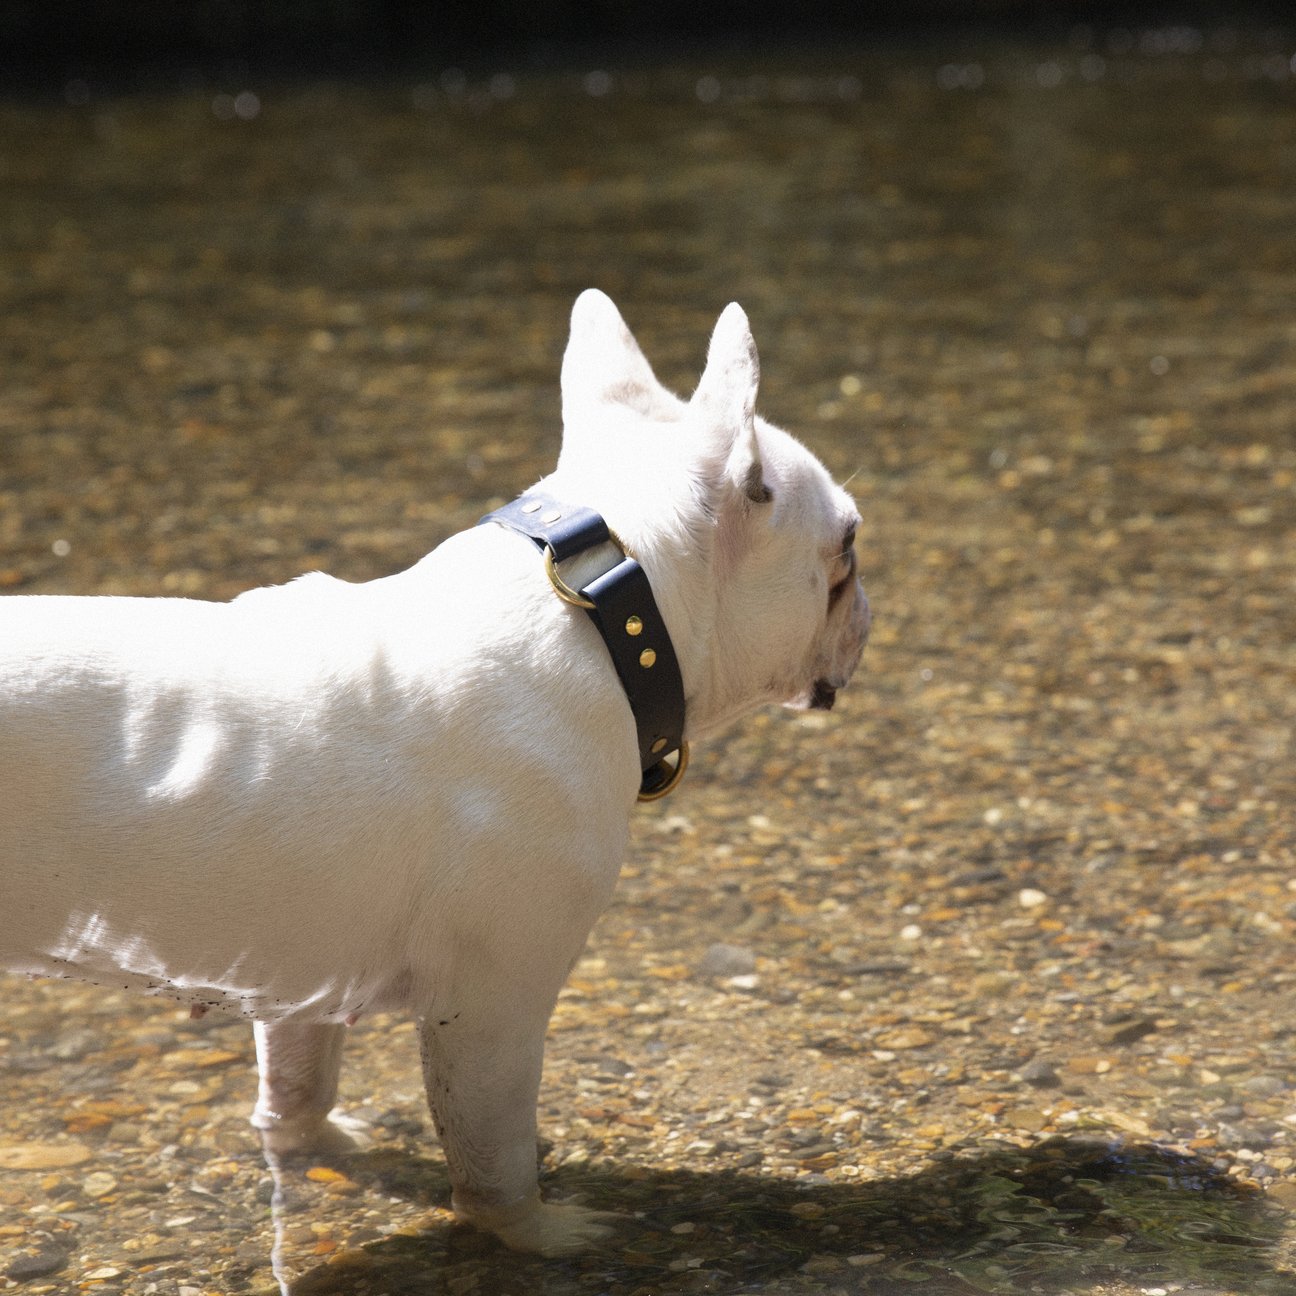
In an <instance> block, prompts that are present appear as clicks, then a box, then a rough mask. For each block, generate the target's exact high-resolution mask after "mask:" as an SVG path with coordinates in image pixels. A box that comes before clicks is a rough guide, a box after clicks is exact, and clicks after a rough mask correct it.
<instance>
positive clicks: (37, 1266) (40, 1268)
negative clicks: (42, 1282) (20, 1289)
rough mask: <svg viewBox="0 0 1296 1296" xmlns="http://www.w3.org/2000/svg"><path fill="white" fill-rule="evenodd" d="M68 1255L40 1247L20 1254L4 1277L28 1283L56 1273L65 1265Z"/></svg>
mask: <svg viewBox="0 0 1296 1296" xmlns="http://www.w3.org/2000/svg"><path fill="white" fill-rule="evenodd" d="M67 1261H68V1253H67V1252H66V1251H64V1250H61V1249H60V1248H58V1247H52V1246H51V1247H42V1248H41V1249H40V1250H38V1251H34V1252H20V1253H19V1254H18V1255H16V1256H15V1257H14V1258H13V1259H12V1260H11V1261H10V1262H9V1265H8V1267H7V1268H6V1269H5V1276H6V1277H8V1278H12V1279H13V1281H14V1282H29V1281H30V1280H31V1279H33V1278H45V1277H47V1276H48V1275H50V1274H53V1273H58V1271H59V1270H60V1269H62V1268H63V1266H64V1265H66V1264H67Z"/></svg>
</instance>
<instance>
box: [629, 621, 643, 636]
mask: <svg viewBox="0 0 1296 1296" xmlns="http://www.w3.org/2000/svg"><path fill="white" fill-rule="evenodd" d="M626 634H628V635H640V634H643V622H642V621H640V620H639V618H638V617H631V618H630V620H629V621H627V622H626Z"/></svg>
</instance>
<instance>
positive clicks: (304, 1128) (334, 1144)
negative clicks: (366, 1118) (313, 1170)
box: [253, 1112, 371, 1156]
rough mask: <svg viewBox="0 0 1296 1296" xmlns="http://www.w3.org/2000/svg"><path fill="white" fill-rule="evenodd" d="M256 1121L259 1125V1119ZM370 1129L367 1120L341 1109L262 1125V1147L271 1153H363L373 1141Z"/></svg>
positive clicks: (259, 1126)
mask: <svg viewBox="0 0 1296 1296" xmlns="http://www.w3.org/2000/svg"><path fill="white" fill-rule="evenodd" d="M253 1123H254V1124H257V1122H256V1119H255V1118H254V1119H253ZM367 1130H368V1127H367V1126H366V1125H365V1123H364V1122H363V1121H358V1120H356V1119H355V1118H354V1117H351V1116H344V1115H342V1114H341V1113H338V1112H335V1113H334V1114H333V1115H332V1116H322V1117H321V1116H312V1117H309V1118H299V1119H296V1120H276V1121H274V1122H273V1123H271V1124H266V1125H260V1124H258V1131H259V1133H260V1135H261V1146H262V1147H263V1148H264V1149H265V1151H266V1154H267V1155H269V1156H303V1155H306V1154H308V1153H309V1154H310V1155H312V1156H344V1155H346V1154H347V1153H349V1152H363V1151H364V1150H365V1149H366V1148H367V1147H368V1146H369V1145H370V1142H371V1140H370V1138H369V1137H368V1133H367Z"/></svg>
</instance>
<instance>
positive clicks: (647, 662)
mask: <svg viewBox="0 0 1296 1296" xmlns="http://www.w3.org/2000/svg"><path fill="white" fill-rule="evenodd" d="M656 660H657V654H656V653H655V652H653V650H652V649H651V648H645V649H644V650H643V652H641V653H640V654H639V665H640V666H642V667H643V668H644V670H647V669H648V667H649V666H651V665H652V664H653V662H655V661H656Z"/></svg>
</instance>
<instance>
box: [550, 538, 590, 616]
mask: <svg viewBox="0 0 1296 1296" xmlns="http://www.w3.org/2000/svg"><path fill="white" fill-rule="evenodd" d="M544 564H545V575H546V576H548V577H549V584H550V585H552V586H553V588H554V593H555V594H557V595H558V597H559V598H560V599H562V601H563V602H564V603H570V604H571V605H572V607H578V608H584V609H585V610H586V611H593V608H594V604H593V603H592V602H591V601H590V600H589V599H587V598H586V597H585V595H584V594H581V593H579V592H578V591H576V590H574V589H572V587H571V586H570V585H568V584H567V582H566V581H565V580H563V578H562V577H561V576H559V575H558V564H557V563H556V562H555V561H554V551H553V545H545V551H544Z"/></svg>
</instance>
